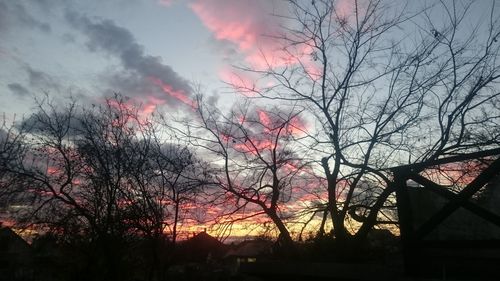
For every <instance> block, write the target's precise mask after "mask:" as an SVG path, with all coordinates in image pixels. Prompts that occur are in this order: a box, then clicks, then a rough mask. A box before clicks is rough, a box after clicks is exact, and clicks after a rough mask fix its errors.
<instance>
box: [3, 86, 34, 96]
mask: <svg viewBox="0 0 500 281" xmlns="http://www.w3.org/2000/svg"><path fill="white" fill-rule="evenodd" d="M7 87H8V88H9V90H10V91H11V92H12V93H14V94H15V95H17V96H19V97H23V98H24V97H26V96H28V95H30V91H29V90H28V89H26V87H24V86H23V85H21V84H19V83H10V84H8V85H7Z"/></svg>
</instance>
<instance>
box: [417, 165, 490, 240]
mask: <svg viewBox="0 0 500 281" xmlns="http://www.w3.org/2000/svg"><path fill="white" fill-rule="evenodd" d="M499 173H500V158H499V159H497V160H495V161H493V163H491V165H490V166H489V167H488V168H486V169H485V170H484V171H483V172H482V173H481V174H480V175H479V176H477V177H476V178H475V179H474V180H473V181H472V182H471V183H469V185H467V186H466V187H465V188H464V189H463V190H462V191H460V192H459V193H458V194H457V195H456V197H455V198H454V199H453V200H451V201H450V202H448V204H446V205H444V206H443V208H441V210H439V211H438V212H437V213H436V214H435V215H434V216H432V217H431V218H430V219H429V220H428V221H426V222H425V223H424V224H423V225H422V226H421V227H420V228H419V229H418V230H417V231H416V233H415V238H416V239H421V238H423V237H424V236H425V235H427V234H429V233H430V232H431V231H432V230H433V229H434V228H436V227H437V226H438V225H439V224H440V223H441V222H442V221H443V220H444V219H446V218H447V217H448V216H449V215H450V214H451V213H453V212H454V211H455V210H457V209H458V208H460V207H462V206H463V205H464V202H466V201H467V200H468V199H469V198H470V197H472V195H474V194H475V193H476V192H477V191H479V190H480V189H481V187H483V186H484V185H485V184H487V183H488V182H489V181H490V180H491V179H492V178H493V177H494V176H496V175H498V174H499Z"/></svg>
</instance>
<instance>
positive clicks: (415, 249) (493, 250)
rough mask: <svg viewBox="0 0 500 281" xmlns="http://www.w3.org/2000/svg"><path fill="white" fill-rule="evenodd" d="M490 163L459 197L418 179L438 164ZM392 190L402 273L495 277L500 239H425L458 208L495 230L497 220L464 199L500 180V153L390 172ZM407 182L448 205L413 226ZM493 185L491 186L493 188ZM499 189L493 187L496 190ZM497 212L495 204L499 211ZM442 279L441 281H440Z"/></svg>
mask: <svg viewBox="0 0 500 281" xmlns="http://www.w3.org/2000/svg"><path fill="white" fill-rule="evenodd" d="M481 158H489V159H491V160H493V161H492V162H491V163H490V164H489V166H488V167H487V168H486V169H484V170H483V171H482V172H481V173H480V174H479V175H478V176H477V177H476V178H474V179H473V180H472V181H471V182H470V183H469V184H468V185H467V186H466V187H464V188H463V189H462V190H461V191H460V192H458V193H455V192H452V191H450V190H448V189H447V188H445V187H443V186H441V185H439V184H437V183H435V182H433V181H432V180H430V179H427V178H425V177H424V176H422V175H420V173H421V172H422V171H424V170H425V169H429V168H432V167H438V166H439V165H444V164H449V163H456V162H463V161H469V160H474V159H481ZM391 172H392V174H393V176H394V178H393V185H394V186H393V188H394V190H395V191H396V200H397V210H398V218H399V228H400V238H401V242H402V247H403V256H404V262H405V271H406V273H407V274H409V275H413V276H433V277H436V276H439V277H441V278H444V279H446V278H448V277H452V278H457V277H459V278H474V280H476V279H478V280H479V279H483V278H484V279H487V278H488V277H489V278H491V275H493V274H497V276H498V274H500V268H498V264H500V240H498V239H492V240H429V239H426V236H427V235H428V234H430V233H431V232H432V231H433V230H435V229H436V228H437V227H439V226H440V225H441V224H442V223H443V221H444V220H445V219H446V218H448V217H449V216H450V215H451V214H453V213H454V212H455V211H456V210H458V209H459V208H461V207H462V208H464V209H466V210H468V211H470V212H472V213H473V214H475V215H477V216H478V217H480V218H482V219H484V220H486V221H487V222H489V223H492V224H494V225H495V226H497V227H499V229H500V216H499V215H498V214H497V213H494V212H492V211H490V210H487V209H486V208H484V207H481V206H479V205H477V204H475V203H473V202H471V201H470V200H469V199H470V198H471V197H472V196H473V195H474V194H476V193H477V192H478V191H479V190H480V189H481V188H482V187H483V186H485V185H486V184H488V183H490V182H492V181H493V180H494V179H495V177H497V176H499V175H500V148H497V149H491V150H485V151H480V152H475V153H470V154H464V155H457V156H453V157H448V158H442V159H437V160H434V161H428V162H424V163H419V164H414V165H406V166H399V167H394V168H391ZM408 180H413V181H414V182H416V183H418V184H419V185H421V186H422V187H423V188H425V189H426V190H428V191H430V192H432V193H433V194H436V195H438V196H440V197H442V198H444V199H446V200H448V202H447V203H446V204H444V205H443V206H442V207H441V208H440V209H439V210H438V211H437V212H436V213H434V214H433V215H432V216H431V217H430V218H428V219H427V221H425V222H424V223H423V224H421V225H420V226H417V227H415V221H414V213H413V210H412V205H411V198H410V194H409V192H408V184H407V182H408ZM493 186H494V185H490V187H493ZM495 187H497V188H498V186H495ZM498 208H500V205H499V206H498ZM444 279H443V280H444Z"/></svg>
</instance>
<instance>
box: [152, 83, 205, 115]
mask: <svg viewBox="0 0 500 281" xmlns="http://www.w3.org/2000/svg"><path fill="white" fill-rule="evenodd" d="M149 79H150V80H151V82H153V84H155V85H157V86H158V87H160V89H161V90H162V91H163V92H164V93H165V94H167V95H169V96H171V97H173V98H176V99H177V100H179V101H181V102H182V103H184V104H186V105H189V106H190V107H193V108H194V107H196V104H195V102H194V101H193V100H192V99H191V98H189V97H188V94H187V93H186V92H185V91H183V90H177V89H174V88H173V87H172V86H171V85H169V84H167V83H165V82H163V81H162V80H161V79H159V78H156V77H149Z"/></svg>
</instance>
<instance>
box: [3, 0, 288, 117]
mask: <svg viewBox="0 0 500 281" xmlns="http://www.w3.org/2000/svg"><path fill="white" fill-rule="evenodd" d="M280 11H286V7H285V6H284V5H283V3H282V2H281V1H264V0H259V1H221V0H203V1H201V0H196V1H184V0H169V1H165V0H163V1H160V0H140V1H129V0H110V1H97V0H91V1H64V0H44V1H34V0H31V1H30V0H28V1H8V0H2V1H0V61H1V62H2V63H1V65H0V111H1V112H2V113H5V114H7V116H12V114H14V113H16V114H18V115H20V114H25V113H27V112H29V109H30V106H31V105H32V102H33V96H40V95H41V94H42V93H44V92H47V93H49V94H50V95H51V96H55V97H58V96H68V95H71V96H73V97H75V98H77V99H79V100H83V101H92V102H95V100H96V99H99V98H100V97H102V96H106V95H109V94H111V93H113V92H119V93H122V94H124V95H127V96H129V97H132V98H133V99H135V100H136V101H138V102H139V103H142V104H143V105H144V106H145V107H146V108H149V109H153V108H154V106H156V105H167V106H169V107H170V108H171V109H172V108H179V106H181V107H182V106H183V104H186V103H189V97H190V96H192V94H193V91H194V90H193V85H196V84H201V85H202V87H203V91H204V93H205V95H210V96H214V97H217V98H218V99H220V101H222V103H223V104H224V103H226V104H227V103H229V102H230V101H231V93H230V91H229V90H228V89H227V88H225V87H224V84H223V83H222V82H221V81H229V82H231V81H234V79H237V80H239V79H240V76H234V74H233V70H232V68H231V65H235V64H241V63H245V64H246V63H250V64H254V65H260V64H262V63H263V62H262V56H261V54H263V53H264V54H265V53H270V52H271V51H273V50H274V48H275V47H276V43H275V42H273V40H270V39H269V38H265V37H262V35H265V34H267V33H269V32H273V29H277V28H278V26H279V24H280V22H279V20H278V19H277V18H276V17H273V16H272V14H278V13H280ZM236 77H238V78H236ZM241 79H244V78H243V77H241ZM226 101H227V102H226Z"/></svg>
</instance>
